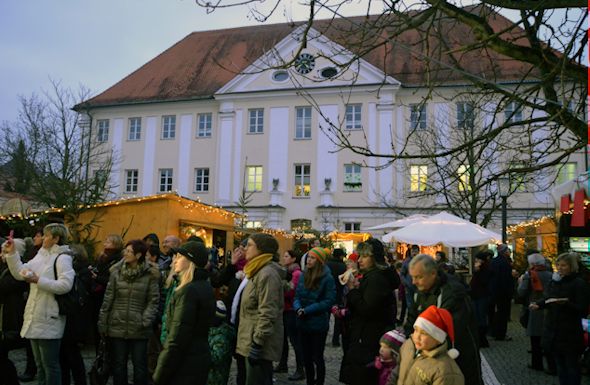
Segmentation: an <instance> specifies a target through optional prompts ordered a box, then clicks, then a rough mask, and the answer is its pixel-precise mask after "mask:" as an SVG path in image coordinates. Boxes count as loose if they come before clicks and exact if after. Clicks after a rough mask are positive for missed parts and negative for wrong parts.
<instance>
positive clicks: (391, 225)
mask: <svg viewBox="0 0 590 385" xmlns="http://www.w3.org/2000/svg"><path fill="white" fill-rule="evenodd" d="M427 217H428V216H427V215H424V214H414V215H410V216H409V217H405V218H401V219H398V220H395V221H392V222H387V223H384V224H382V225H377V226H373V227H367V228H366V229H365V230H384V229H397V228H399V227H406V226H408V225H411V224H412V223H415V222H418V221H421V220H422V219H424V218H427Z"/></svg>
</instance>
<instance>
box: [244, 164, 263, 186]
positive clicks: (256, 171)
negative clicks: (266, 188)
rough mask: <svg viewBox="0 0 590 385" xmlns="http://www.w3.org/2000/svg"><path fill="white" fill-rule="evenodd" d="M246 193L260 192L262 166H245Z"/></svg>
mask: <svg viewBox="0 0 590 385" xmlns="http://www.w3.org/2000/svg"><path fill="white" fill-rule="evenodd" d="M246 178H247V180H246V191H262V166H246Z"/></svg>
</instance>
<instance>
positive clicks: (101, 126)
mask: <svg viewBox="0 0 590 385" xmlns="http://www.w3.org/2000/svg"><path fill="white" fill-rule="evenodd" d="M96 125H97V127H98V132H97V133H96V140H97V141H98V142H107V141H108V140H109V120H108V119H101V120H99V121H98V122H97V124H96Z"/></svg>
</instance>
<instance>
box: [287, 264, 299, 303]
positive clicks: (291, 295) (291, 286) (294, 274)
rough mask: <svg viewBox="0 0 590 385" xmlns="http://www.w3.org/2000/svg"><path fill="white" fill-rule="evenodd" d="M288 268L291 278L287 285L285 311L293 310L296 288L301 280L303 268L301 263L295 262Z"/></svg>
mask: <svg viewBox="0 0 590 385" xmlns="http://www.w3.org/2000/svg"><path fill="white" fill-rule="evenodd" d="M287 270H288V271H289V272H290V273H291V280H290V281H288V282H287V283H286V286H285V306H284V307H283V311H293V301H295V289H297V285H298V284H299V281H300V280H301V274H302V271H301V268H300V267H299V264H297V263H293V264H291V265H289V267H288V268H287ZM287 278H288V277H287Z"/></svg>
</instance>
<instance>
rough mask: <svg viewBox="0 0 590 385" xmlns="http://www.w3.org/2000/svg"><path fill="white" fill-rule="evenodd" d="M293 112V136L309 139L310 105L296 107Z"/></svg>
mask: <svg viewBox="0 0 590 385" xmlns="http://www.w3.org/2000/svg"><path fill="white" fill-rule="evenodd" d="M295 114H296V120H295V138H296V139H311V107H297V108H295Z"/></svg>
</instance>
